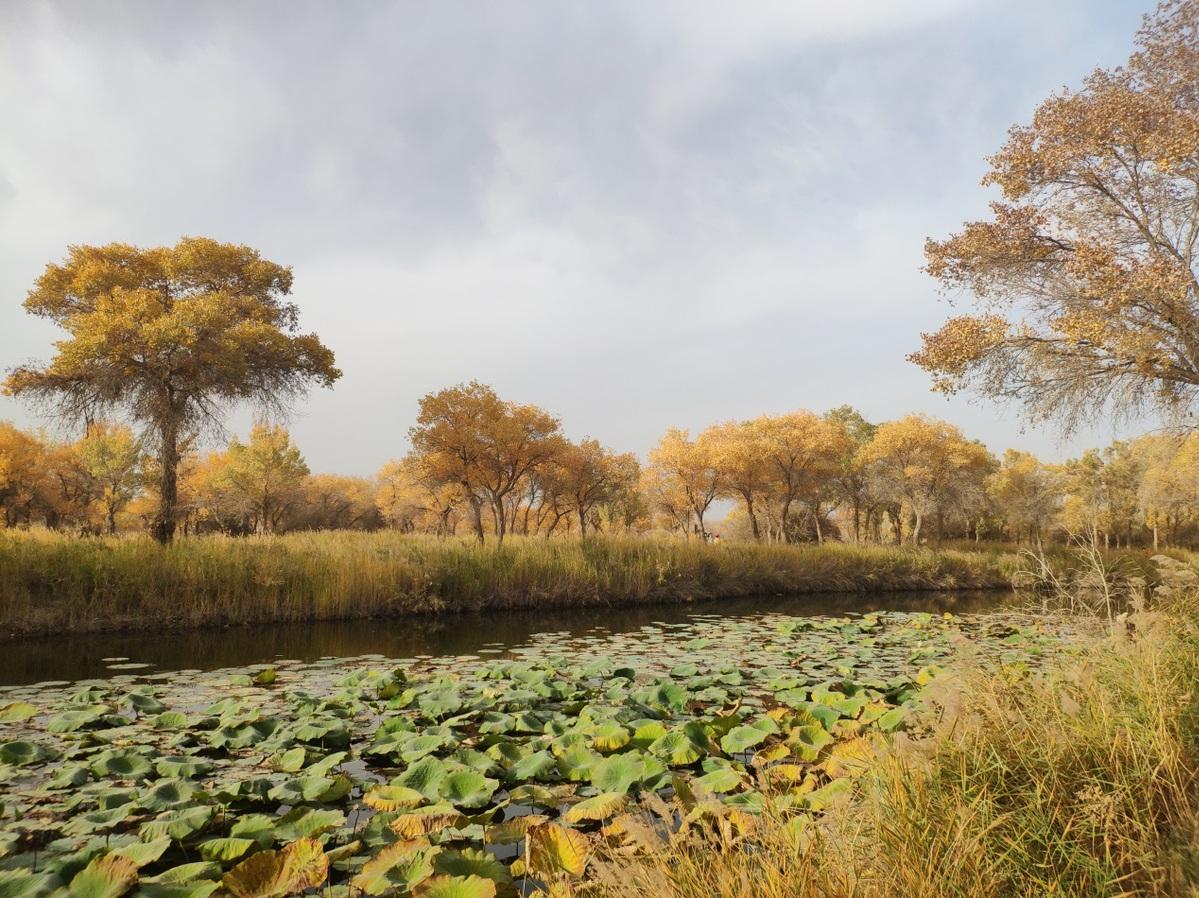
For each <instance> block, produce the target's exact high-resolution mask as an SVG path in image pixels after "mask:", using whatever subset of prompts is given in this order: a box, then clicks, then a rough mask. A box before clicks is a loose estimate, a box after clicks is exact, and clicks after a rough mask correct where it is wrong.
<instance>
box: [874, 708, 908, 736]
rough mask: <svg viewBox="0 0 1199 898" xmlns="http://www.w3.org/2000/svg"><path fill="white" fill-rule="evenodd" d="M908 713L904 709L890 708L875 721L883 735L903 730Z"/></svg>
mask: <svg viewBox="0 0 1199 898" xmlns="http://www.w3.org/2000/svg"><path fill="white" fill-rule="evenodd" d="M907 716H908V712H907V709H906V708H892V709H891V710H890V711H888V712H886V713H885V714H883V715H882V716H880V717H879V718H878V720H876V721H875V726H877V727H878V728H879V729H880V730H882V731H883V732H884V733H891V732H894V731H895V730H899V729H903V726H904V723H905V722H906V721H907Z"/></svg>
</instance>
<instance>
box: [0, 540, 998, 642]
mask: <svg viewBox="0 0 1199 898" xmlns="http://www.w3.org/2000/svg"><path fill="white" fill-rule="evenodd" d="M1019 563H1020V560H1019V558H1018V557H1017V556H1016V555H1014V554H1012V553H979V552H970V551H962V550H956V549H955V550H946V551H932V550H928V549H907V548H897V547H879V546H869V547H866V546H862V547H856V546H848V545H842V544H830V545H825V546H778V545H754V544H733V543H725V544H718V545H704V544H701V543H698V542H691V543H688V542H683V541H676V540H656V539H650V538H610V537H600V538H591V539H587V540H579V539H559V540H550V541H546V540H544V539H532V538H529V539H520V538H516V539H509V540H508V541H507V542H505V544H504V545H503V546H495V545H487V546H483V547H480V546H478V545H476V544H474V543H471V542H467V541H464V540H453V539H451V540H437V539H435V538H433V537H425V536H412V535H403V534H397V533H389V532H383V533H352V532H322V533H302V534H290V535H285V536H269V537H252V538H230V537H222V536H204V537H193V538H186V539H181V540H178V541H176V542H175V543H174V544H173V545H171V546H169V547H166V548H163V547H160V546H158V545H156V544H155V543H154V542H152V541H151V540H149V539H146V538H141V537H124V538H76V537H67V536H63V535H60V534H55V533H50V532H38V531H31V532H18V531H0V633H3V634H7V635H8V636H10V637H11V636H21V635H30V634H49V633H62V632H83V631H95V630H115V629H157V628H164V627H187V626H205V625H230V624H248V623H264V622H276V621H278V622H282V621H303V620H333V619H348V618H362V617H376V616H392V615H400V614H409V613H430V612H450V611H472V610H476V611H477V610H482V609H517V608H538V607H551V606H552V607H569V606H579V607H582V606H604V605H616V604H637V603H646V604H649V603H667V602H686V601H692V600H700V599H713V598H733V597H738V596H747V595H760V594H796V593H815V592H857V591H861V592H865V591H887V590H933V589H986V588H1003V587H1007V586H1008V585H1009V584H1010V582H1011V578H1012V575H1013V573H1014V572H1015V570H1016V569H1017V567H1018V565H1019Z"/></svg>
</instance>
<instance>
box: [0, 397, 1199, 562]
mask: <svg viewBox="0 0 1199 898" xmlns="http://www.w3.org/2000/svg"><path fill="white" fill-rule="evenodd" d="M410 437H411V442H412V447H413V448H412V451H411V452H410V453H409V454H408V455H406V456H404V457H403V458H400V459H398V460H395V461H391V462H388V463H387V464H386V465H384V466H383V468H382V469H381V470H380V471H379V472H378V474H377V475H376V476H375V477H372V478H363V477H345V476H340V475H335V474H313V473H311V472H310V471H309V468H308V465H307V463H306V462H305V460H304V457H303V454H302V453H301V451H300V449H299V448H298V447H297V446H296V445H295V444H294V443H293V442H292V439H291V436H290V435H289V433H288V432H287V430H286V429H284V428H283V427H281V426H278V425H272V424H268V423H260V424H257V425H255V426H254V427H253V429H252V430H251V432H250V434H249V437H248V439H246V440H245V441H244V442H243V441H242V440H239V439H236V438H235V439H234V440H233V441H232V442H231V443H230V444H229V445H228V446H227V447H226V448H224V449H222V450H219V451H211V452H206V453H205V452H201V451H199V450H198V448H197V447H196V440H195V438H194V437H193V438H191V439H190V440H184V441H183V451H182V453H181V460H180V464H179V471H180V478H179V487H178V493H179V495H178V525H179V527H180V529H181V530H182V531H183V532H185V533H192V534H197V533H225V534H230V535H244V534H250V533H282V532H294V531H304V530H379V529H385V528H390V529H395V530H399V531H402V532H408V533H431V534H436V535H439V536H451V535H456V534H472V535H474V536H475V537H476V538H477V539H479V540H486V539H488V538H493V537H494V538H496V539H499V540H502V539H503V538H504V536H505V535H507V534H520V535H526V536H535V535H540V536H545V537H551V536H556V535H562V534H571V533H574V534H583V535H586V534H587V533H588V532H607V533H620V534H628V533H642V532H646V531H651V530H657V531H668V532H673V533H676V534H680V535H682V536H684V537H686V538H688V539H691V538H695V539H700V540H709V539H713V538H716V537H719V538H722V539H744V540H759V541H764V542H773V543H796V542H823V541H825V540H830V539H831V540H842V541H846V542H858V543H863V542H873V543H904V542H906V543H912V544H920V543H927V542H934V543H935V542H940V541H942V540H945V539H962V538H966V539H972V540H976V541H977V540H1004V541H1014V542H1030V543H1040V542H1043V541H1049V540H1052V541H1059V542H1060V541H1063V540H1065V539H1067V538H1068V537H1069V536H1070V535H1078V534H1086V535H1094V536H1095V537H1097V538H1098V539H1100V540H1101V541H1102V542H1103V543H1105V544H1107V545H1112V546H1134V545H1149V544H1153V545H1158V544H1173V545H1193V544H1195V543H1196V541H1199V436H1193V435H1188V436H1178V437H1175V436H1162V435H1155V436H1146V437H1142V438H1140V439H1137V440H1134V441H1131V442H1116V443H1113V444H1112V445H1111V446H1109V447H1107V448H1105V449H1102V450H1091V451H1088V452H1086V453H1084V454H1083V455H1082V457H1080V458H1077V459H1073V460H1070V461H1068V462H1066V463H1064V464H1047V463H1044V462H1041V461H1040V460H1038V459H1037V458H1035V457H1034V456H1033V455H1031V454H1029V453H1026V452H1020V451H1018V450H1014V449H1009V450H1008V451H1006V452H1005V453H1004V455H1003V457H1002V458H1001V459H997V458H995V457H994V456H993V455H992V454H991V453H990V452H989V451H988V450H987V449H986V447H985V446H983V445H982V444H981V443H979V442H977V441H974V440H970V439H968V438H967V437H966V436H965V435H963V434H962V432H961V431H960V430H959V429H958V428H956V427H954V426H953V425H951V424H949V423H946V422H944V421H938V420H936V419H933V418H928V417H925V416H921V415H908V416H906V417H903V418H899V419H897V420H894V421H888V422H884V423H881V424H874V423H871V422H868V421H866V420H865V419H864V418H863V417H862V416H861V415H860V414H859V413H858V412H856V411H855V410H854V409H852V408H850V407H848V406H843V407H841V408H838V409H834V410H833V411H830V412H828V413H827V414H823V415H821V414H817V413H814V412H810V411H797V412H792V413H790V414H784V415H763V416H761V417H758V418H754V419H752V420H748V421H729V422H725V423H721V424H716V425H713V426H711V427H708V428H707V429H705V430H703V431H701V432H700V433H699V434H697V435H696V436H694V437H692V436H691V435H690V434H689V433H688V432H687V431H685V430H679V429H675V428H671V429H669V430H668V431H667V432H666V434H665V435H664V436H663V437H662V439H661V441H660V442H659V443H658V445H657V446H656V447H655V448H654V449H653V450H652V451H651V452H650V453H649V457H648V459H647V460H646V462H645V463H644V464H643V463H642V461H641V460H640V459H638V458H637V457H636V456H635V455H634V454H632V453H617V452H615V451H613V450H611V449H608V448H606V447H605V446H603V445H602V444H601V443H600V442H599V441H597V440H594V439H583V440H580V441H578V442H574V441H571V440H569V439H567V438H566V437H565V436H564V435H563V434H562V431H561V428H560V424H559V421H558V419H557V418H556V417H554V416H553V415H552V414H550V413H549V412H547V411H545V410H544V409H541V408H538V407H537V406H533V405H520V404H516V403H512V402H507V401H505V400H503V399H501V398H500V397H499V396H498V395H496V393H495V391H494V390H492V389H491V388H490V387H487V386H484V385H482V384H478V383H470V384H465V385H460V386H456V387H452V388H449V389H446V390H442V391H439V392H437V393H432V394H430V395H428V396H426V397H424V398H423V399H422V400H421V403H420V413H419V416H418V419H417V422H416V424H415V425H414V426H413V427H412V429H411V431H410ZM160 482H161V477H160V476H159V472H158V470H157V462H156V460H155V456H154V454H153V453H151V452H146V451H143V444H142V442H141V440H140V439H139V437H138V435H137V434H136V433H135V432H134V431H133V430H131V429H130V428H129V427H127V426H125V425H122V424H118V423H106V422H99V423H93V424H91V425H90V426H89V427H88V428H87V430H86V433H85V434H84V435H83V436H82V437H81V438H80V439H78V440H76V441H73V442H62V441H56V440H53V439H50V438H48V437H45V436H42V435H38V434H34V433H28V432H23V431H21V430H18V429H17V428H15V427H13V426H12V425H10V424H5V423H0V524H3V526H5V527H10V528H12V527H29V526H33V525H39V526H45V527H47V528H50V529H52V530H59V531H64V532H75V533H118V532H128V531H141V530H147V529H150V528H151V527H152V526H153V523H154V519H155V514H156V511H157V509H158V508H159V506H160V503H159V497H158V496H157V494H156V491H157V489H158V484H159V483H160ZM720 500H731V501H733V502H735V509H734V510H733V511H732V512H731V513H730V514H728V516H727V517H726V518H725V519H724V520H723V521H722V522H720V523H719V524H714V523H713V521H712V508H713V505H714V504H715V503H716V502H718V501H720Z"/></svg>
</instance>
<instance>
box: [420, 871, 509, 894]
mask: <svg viewBox="0 0 1199 898" xmlns="http://www.w3.org/2000/svg"><path fill="white" fill-rule="evenodd" d="M412 894H413V895H414V896H415V898H495V894H496V891H495V881H494V880H491V879H486V878H484V877H482V876H447V875H441V876H433V877H430V878H429V879H427V880H425V881H424V882H422V883H421V884H420V885H419V886H417V887H416V889H415V890H414V891H413V893H412Z"/></svg>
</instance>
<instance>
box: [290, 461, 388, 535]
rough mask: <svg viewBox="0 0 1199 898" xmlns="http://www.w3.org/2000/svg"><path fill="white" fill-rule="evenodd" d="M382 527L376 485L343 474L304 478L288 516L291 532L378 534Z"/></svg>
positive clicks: (364, 479) (361, 478) (363, 479)
mask: <svg viewBox="0 0 1199 898" xmlns="http://www.w3.org/2000/svg"><path fill="white" fill-rule="evenodd" d="M381 523H382V516H381V515H380V513H379V509H378V507H377V506H376V504H375V484H374V483H372V482H371V481H370V480H368V479H367V478H365V477H345V476H342V475H340V474H313V475H310V476H309V477H306V478H304V479H303V480H302V481H301V482H300V488H299V495H298V498H297V501H296V503H295V505H293V506H292V507H291V509H290V510H289V512H288V515H287V527H288V529H289V530H375V529H377V528H378V527H379V526H380V524H381Z"/></svg>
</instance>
